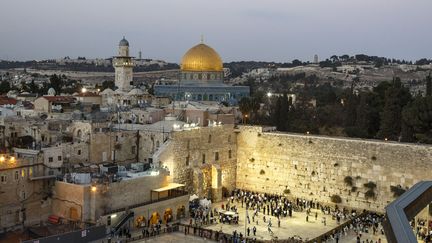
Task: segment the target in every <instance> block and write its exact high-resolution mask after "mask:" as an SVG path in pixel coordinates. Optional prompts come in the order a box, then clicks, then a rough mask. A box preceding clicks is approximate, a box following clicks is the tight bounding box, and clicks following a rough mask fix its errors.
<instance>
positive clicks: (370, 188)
mask: <svg viewBox="0 0 432 243" xmlns="http://www.w3.org/2000/svg"><path fill="white" fill-rule="evenodd" d="M364 187H366V188H367V189H369V190H372V191H373V190H374V189H375V188H376V187H377V185H376V184H375V182H372V181H369V182H368V183H365V184H364Z"/></svg>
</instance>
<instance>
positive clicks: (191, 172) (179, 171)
mask: <svg viewBox="0 0 432 243" xmlns="http://www.w3.org/2000/svg"><path fill="white" fill-rule="evenodd" d="M170 139H171V140H170V142H169V146H167V148H166V149H165V151H163V152H162V154H161V156H160V163H161V165H163V166H166V167H168V169H169V171H170V175H171V178H172V181H174V182H177V183H183V184H186V189H187V191H189V192H191V194H192V193H197V194H199V195H200V196H205V197H211V194H212V193H211V188H212V185H211V184H212V183H211V179H212V178H211V177H213V176H217V175H214V174H215V173H214V171H215V170H213V169H212V168H213V167H215V168H217V170H216V171H217V173H220V172H221V173H222V175H221V178H220V181H221V185H220V187H221V188H220V189H221V190H222V188H223V187H224V188H227V189H228V190H232V189H233V188H234V187H235V177H236V134H235V133H234V128H233V126H232V125H223V126H216V127H200V128H197V129H192V130H185V131H178V132H174V133H173V134H172V137H171V138H170ZM230 151H231V152H230ZM216 153H218V155H216ZM230 154H231V155H230ZM203 157H205V159H204V158H203ZM203 159H204V160H203ZM212 172H213V173H212ZM200 178H201V179H200ZM213 187H215V185H214V184H213Z"/></svg>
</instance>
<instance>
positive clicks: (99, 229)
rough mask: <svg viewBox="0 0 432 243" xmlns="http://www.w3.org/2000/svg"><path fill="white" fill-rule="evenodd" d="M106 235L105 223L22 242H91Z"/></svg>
mask: <svg viewBox="0 0 432 243" xmlns="http://www.w3.org/2000/svg"><path fill="white" fill-rule="evenodd" d="M105 235H106V227H105V225H101V226H94V227H89V228H86V229H83V230H77V231H72V232H68V233H65V234H58V235H51V236H48V237H44V238H39V239H34V240H26V241H23V242H22V243H59V242H61V243H75V242H90V241H95V240H98V239H101V238H104V237H105Z"/></svg>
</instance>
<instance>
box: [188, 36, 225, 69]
mask: <svg viewBox="0 0 432 243" xmlns="http://www.w3.org/2000/svg"><path fill="white" fill-rule="evenodd" d="M181 70H182V71H200V72H202V71H213V72H220V71H223V66H222V59H221V58H220V56H219V54H218V53H217V52H216V51H215V50H214V49H213V48H211V47H210V46H208V45H206V44H203V43H201V44H198V45H196V46H194V47H192V48H191V49H189V51H187V52H186V54H184V56H183V58H182V61H181Z"/></svg>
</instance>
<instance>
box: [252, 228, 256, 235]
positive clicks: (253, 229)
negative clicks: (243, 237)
mask: <svg viewBox="0 0 432 243" xmlns="http://www.w3.org/2000/svg"><path fill="white" fill-rule="evenodd" d="M252 232H253V235H254V236H256V227H255V226H254V227H253V228H252Z"/></svg>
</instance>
